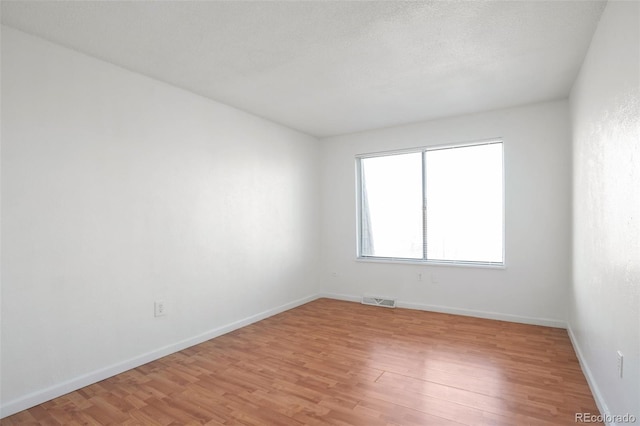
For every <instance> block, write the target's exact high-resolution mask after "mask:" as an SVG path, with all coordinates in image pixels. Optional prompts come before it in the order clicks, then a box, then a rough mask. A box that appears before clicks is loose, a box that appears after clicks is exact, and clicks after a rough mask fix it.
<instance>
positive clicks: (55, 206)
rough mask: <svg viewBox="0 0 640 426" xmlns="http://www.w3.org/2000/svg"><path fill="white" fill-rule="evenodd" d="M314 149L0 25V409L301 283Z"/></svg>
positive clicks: (314, 217) (288, 298)
mask: <svg viewBox="0 0 640 426" xmlns="http://www.w3.org/2000/svg"><path fill="white" fill-rule="evenodd" d="M318 153H319V151H318V141H317V140H316V139H315V138H312V137H309V136H305V135H303V134H300V133H297V132H295V131H292V130H289V129H287V128H284V127H282V126H279V125H276V124H273V123H271V122H268V121H266V120H263V119H260V118H257V117H254V116H251V115H249V114H246V113H244V112H241V111H238V110H235V109H233V108H229V107H227V106H224V105H221V104H218V103H216V102H212V101H210V100H207V99H204V98H201V97H199V96H196V95H194V94H191V93H189V92H185V91H183V90H179V89H176V88H174V87H171V86H169V85H166V84H163V83H161V82H158V81H155V80H152V79H149V78H146V77H144V76H141V75H138V74H134V73H131V72H128V71H126V70H123V69H121V68H118V67H116V66H112V65H110V64H107V63H105V62H101V61H99V60H96V59H93V58H90V57H87V56H84V55H81V54H79V53H76V52H74V51H71V50H68V49H65V48H62V47H59V46H57V45H54V44H50V43H48V42H45V41H43V40H41V39H38V38H34V37H31V36H28V35H26V34H24V33H21V32H18V31H15V30H12V29H10V28H6V27H3V28H2V382H1V389H2V404H3V408H4V410H3V413H2V414H3V415H7V414H10V413H11V412H13V411H16V410H18V409H22V408H26V406H28V405H30V404H33V403H37V402H42V401H43V398H44V399H47V398H48V397H53V396H56V393H60V392H62V393H64V391H65V390H71V389H72V388H73V387H74V386H76V387H77V386H78V385H82V384H86V383H90V382H91V381H93V380H95V379H97V378H101V376H108V375H109V374H112V373H115V372H118V370H119V369H126V368H128V367H131V366H132V365H133V364H135V363H139V362H143V361H145V360H149V359H151V358H153V357H156V356H160V355H162V354H164V353H168V352H171V351H172V350H175V349H178V348H179V347H180V346H186V345H188V344H192V343H195V342H196V341H197V340H204V339H205V338H206V337H211V336H213V335H215V334H216V333H219V332H220V331H221V330H226V329H228V328H229V327H233V326H234V324H235V325H236V326H237V325H238V324H241V323H245V322H247V321H250V320H254V319H257V318H260V317H262V316H264V315H268V314H269V313H273V312H277V311H278V310H280V309H284V308H285V307H291V306H292V305H295V304H296V303H299V302H301V301H303V300H308V297H312V296H313V295H315V294H316V293H317V285H316V280H315V277H316V275H317V274H316V261H317V256H318V253H319V249H318V246H317V241H318V238H319V233H318V224H319V216H318V213H317V210H318V205H319V201H318V198H317V192H318V190H319V168H318V165H317V157H318ZM159 299H161V300H163V301H164V302H165V303H166V304H167V309H168V314H167V315H166V316H165V317H161V318H154V316H153V302H154V300H159ZM265 311H266V313H265ZM237 321H240V323H238V322H237ZM220 327H222V328H220ZM225 327H226V328H225ZM176 342H178V343H176Z"/></svg>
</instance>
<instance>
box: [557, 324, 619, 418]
mask: <svg viewBox="0 0 640 426" xmlns="http://www.w3.org/2000/svg"><path fill="white" fill-rule="evenodd" d="M567 333H568V334H569V340H571V345H573V350H574V352H575V353H576V356H577V357H578V362H579V363H580V367H581V368H582V373H583V374H584V377H585V378H586V379H587V384H588V385H589V389H591V393H592V394H593V399H594V400H595V401H596V405H597V406H598V410H600V414H602V415H603V416H604V417H608V416H609V407H607V403H606V402H605V400H604V397H603V396H602V393H601V392H600V388H599V387H598V385H597V383H596V380H595V377H593V374H592V373H591V369H590V368H589V364H587V360H586V359H585V358H584V355H583V354H582V350H581V349H580V345H579V344H578V340H577V339H576V336H575V334H573V330H572V329H571V324H567ZM605 424H606V425H607V426H616V424H615V423H607V422H605Z"/></svg>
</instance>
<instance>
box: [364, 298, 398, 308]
mask: <svg viewBox="0 0 640 426" xmlns="http://www.w3.org/2000/svg"><path fill="white" fill-rule="evenodd" d="M362 304H363V305H373V306H383V307H385V308H395V307H396V300H395V299H385V298H383V297H373V296H363V297H362Z"/></svg>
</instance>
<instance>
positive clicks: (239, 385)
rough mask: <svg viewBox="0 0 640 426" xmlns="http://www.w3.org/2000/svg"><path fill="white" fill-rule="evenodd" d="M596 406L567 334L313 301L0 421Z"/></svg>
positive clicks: (293, 418)
mask: <svg viewBox="0 0 640 426" xmlns="http://www.w3.org/2000/svg"><path fill="white" fill-rule="evenodd" d="M582 412H589V413H594V414H597V413H598V410H597V408H596V405H595V403H594V400H593V397H592V396H591V393H590V391H589V388H588V386H587V383H586V380H585V378H584V376H583V374H582V371H581V369H580V366H579V365H578V361H577V359H576V355H575V353H574V351H573V348H572V346H571V343H570V341H569V338H568V336H567V332H566V331H565V330H562V329H557V328H548V327H539V326H531V325H523V324H516V323H509V322H502V321H492V320H483V319H477V318H469V317H462V316H455V315H447V314H438V313H430V312H421V311H413V310H406V309H386V308H379V307H371V306H364V305H360V304H358V303H351V302H343V301H336V300H330V299H319V300H316V301H314V302H311V303H308V304H306V305H303V306H301V307H298V308H296V309H292V310H290V311H287V312H284V313H282V314H280V315H276V316H274V317H271V318H269V319H266V320H264V321H261V322H259V323H256V324H253V325H250V326H248V327H245V328H242V329H240V330H236V331H234V332H232V333H229V334H226V335H224V336H221V337H218V338H216V339H213V340H210V341H207V342H205V343H202V344H200V345H197V346H194V347H191V348H189V349H186V350H184V351H181V352H178V353H175V354H173V355H170V356H167V357H165V358H162V359H160V360H157V361H154V362H151V363H149V364H146V365H144V366H141V367H139V368H136V369H133V370H130V371H128V372H125V373H123V374H120V375H118V376H115V377H112V378H110V379H107V380H104V381H102V382H99V383H96V384H93V385H91V386H87V387H85V388H83V389H80V390H78V391H76V392H72V393H70V394H68V395H65V396H62V397H60V398H57V399H54V400H52V401H49V402H46V403H44V404H42V405H39V406H37V407H33V408H31V409H29V410H26V411H23V412H20V413H17V414H15V415H13V416H11V417H7V418H5V419H3V420H2V425H6V426H10V425H18V424H19V425H25V424H46V425H80V424H83V425H87V424H89V425H93V424H99V425H106V424H118V425H127V424H128V425H133V424H136V425H187V424H208V425H217V424H249V425H296V424H310V425H319V424H334V425H336V424H338V425H366V426H374V425H389V424H391V425H453V424H467V425H492V426H495V425H518V426H520V425H528V424H530V425H543V424H554V425H557V424H565V425H570V424H575V422H574V419H575V413H582Z"/></svg>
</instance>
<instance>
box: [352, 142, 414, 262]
mask: <svg viewBox="0 0 640 426" xmlns="http://www.w3.org/2000/svg"><path fill="white" fill-rule="evenodd" d="M360 164H361V172H362V176H361V179H362V186H361V191H362V199H361V210H360V212H361V216H362V217H361V220H362V222H361V227H362V228H361V231H362V232H361V241H360V252H361V254H362V256H378V257H396V258H409V259H422V257H423V249H422V153H420V152H415V153H410V154H398V155H390V156H385V157H373V158H364V159H362V160H361V163H360Z"/></svg>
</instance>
